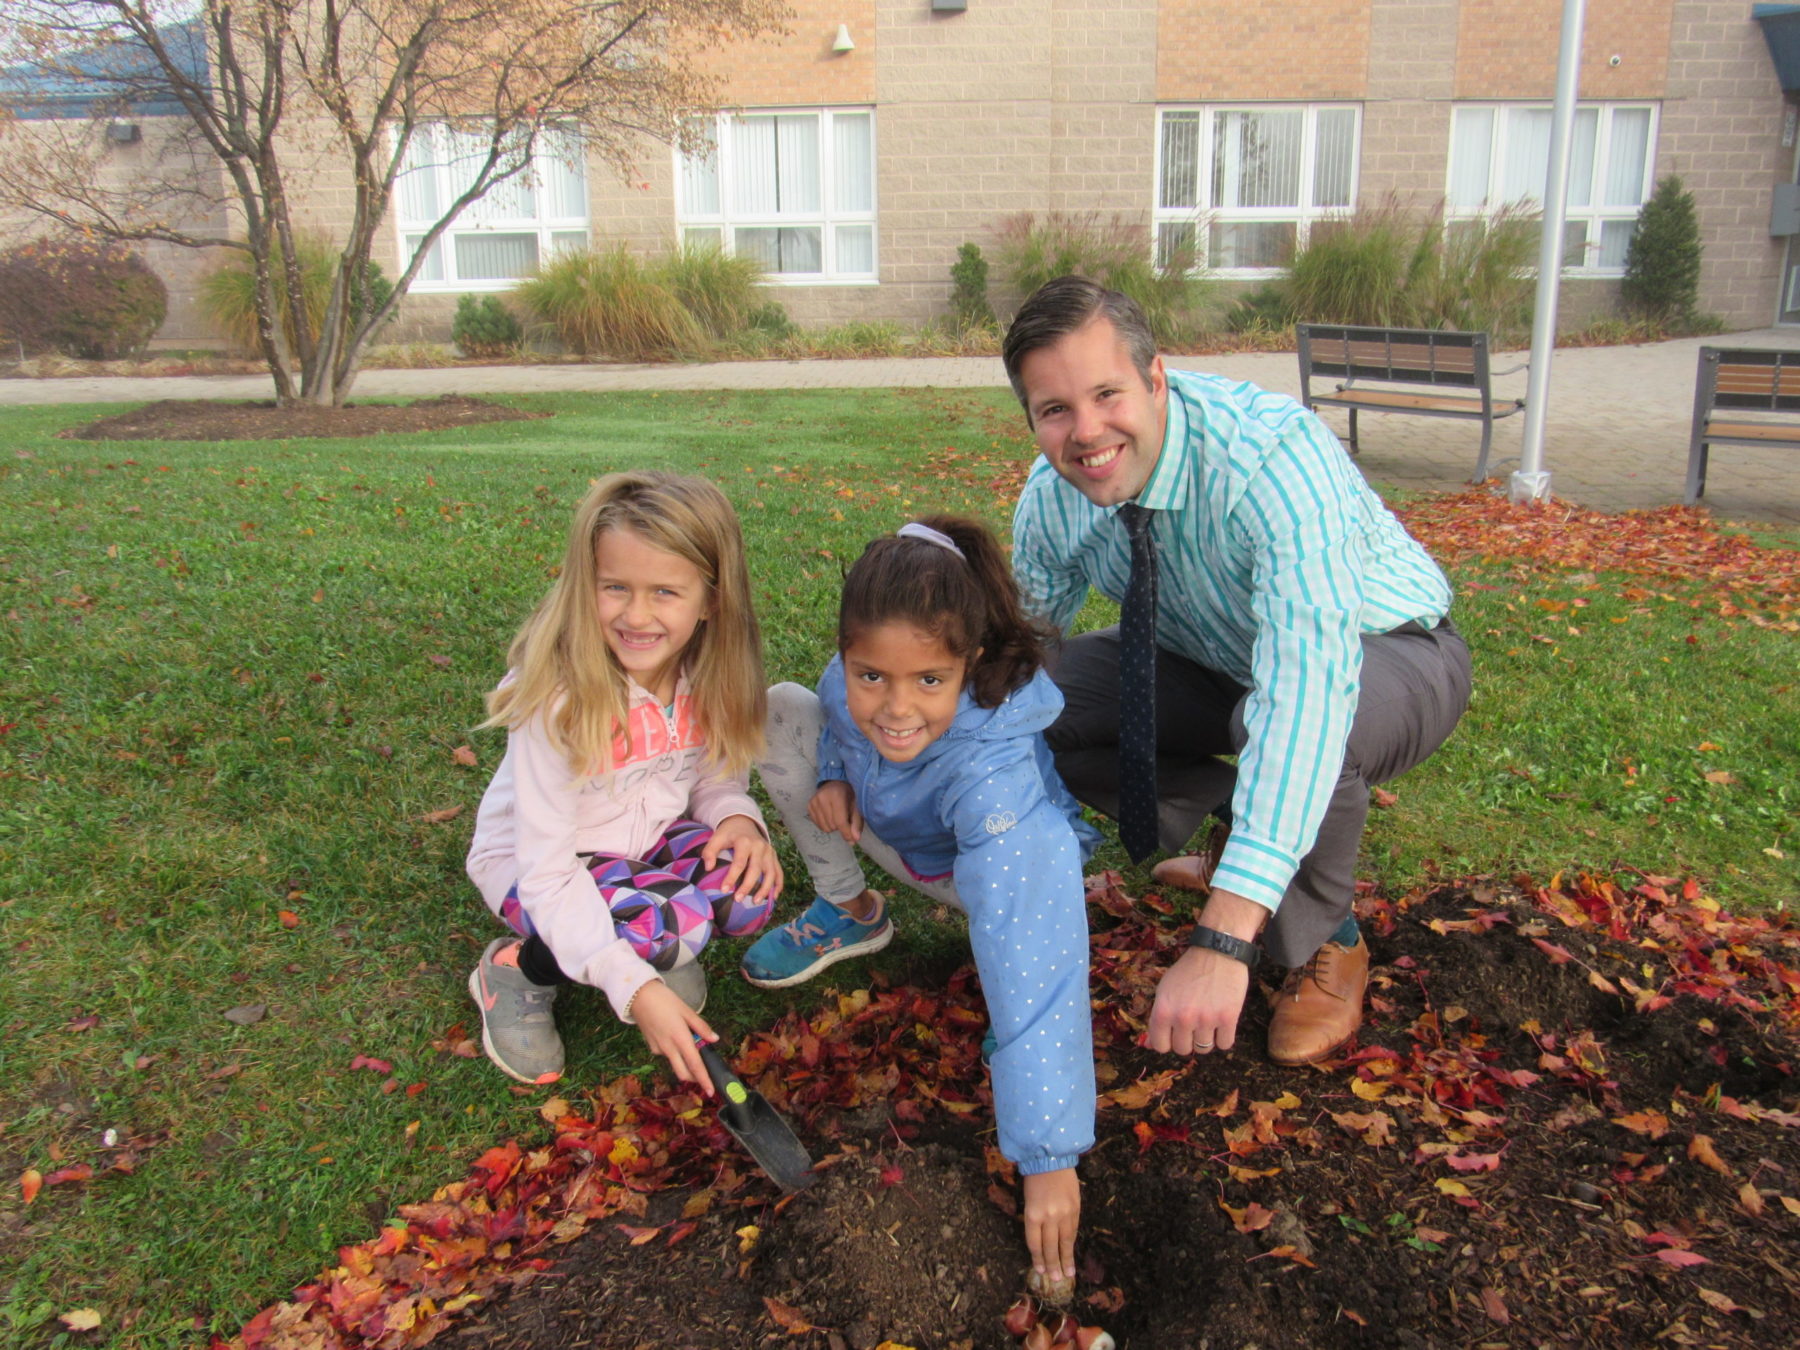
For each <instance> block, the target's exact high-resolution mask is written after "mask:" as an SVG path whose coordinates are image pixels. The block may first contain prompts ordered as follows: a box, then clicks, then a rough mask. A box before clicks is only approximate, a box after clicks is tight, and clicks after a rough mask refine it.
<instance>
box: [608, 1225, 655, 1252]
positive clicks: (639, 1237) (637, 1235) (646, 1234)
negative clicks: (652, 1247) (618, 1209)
mask: <svg viewBox="0 0 1800 1350" xmlns="http://www.w3.org/2000/svg"><path fill="white" fill-rule="evenodd" d="M613 1227H614V1228H617V1229H618V1230H619V1231H620V1232H621V1233H623V1234H624V1235H625V1236H626V1237H628V1238H630V1239H631V1245H632V1246H634V1247H641V1246H643V1245H644V1244H645V1243H646V1242H649V1241H652V1240H653V1239H654V1238H655V1237H656V1236H657V1235H658V1234H660V1233H661V1232H662V1229H660V1228H633V1227H632V1226H631V1225H630V1224H628V1223H616V1224H614V1225H613Z"/></svg>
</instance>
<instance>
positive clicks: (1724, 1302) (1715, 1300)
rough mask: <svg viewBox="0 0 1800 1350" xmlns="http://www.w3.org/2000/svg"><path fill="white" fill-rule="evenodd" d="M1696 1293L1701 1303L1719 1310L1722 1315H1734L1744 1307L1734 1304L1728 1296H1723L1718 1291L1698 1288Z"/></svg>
mask: <svg viewBox="0 0 1800 1350" xmlns="http://www.w3.org/2000/svg"><path fill="white" fill-rule="evenodd" d="M1694 1292H1695V1293H1697V1294H1698V1295H1700V1300H1701V1302H1703V1303H1705V1304H1707V1305H1708V1306H1709V1307H1713V1308H1717V1309H1718V1310H1719V1311H1720V1312H1722V1313H1734V1312H1737V1311H1739V1310H1740V1309H1741V1308H1742V1307H1743V1305H1742V1304H1740V1303H1734V1302H1732V1300H1731V1298H1730V1297H1729V1296H1728V1295H1726V1294H1721V1293H1720V1292H1719V1291H1718V1290H1716V1289H1703V1288H1698V1287H1696V1288H1695V1290H1694Z"/></svg>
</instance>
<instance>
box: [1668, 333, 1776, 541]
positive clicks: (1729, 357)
mask: <svg viewBox="0 0 1800 1350" xmlns="http://www.w3.org/2000/svg"><path fill="white" fill-rule="evenodd" d="M1726 409H1729V410H1730V411H1731V412H1732V413H1733V414H1736V415H1737V418H1736V419H1733V418H1727V417H1721V416H1719V413H1720V412H1721V411H1723V410H1726ZM1745 413H1748V414H1750V416H1751V417H1752V418H1754V419H1756V420H1752V421H1746V420H1738V419H1741V418H1742V416H1743V414H1745ZM1783 414H1790V415H1793V418H1792V420H1788V421H1779V420H1774V419H1778V418H1780V417H1781V416H1782V415H1783ZM1713 441H1723V442H1726V443H1735V444H1749V445H1788V446H1796V447H1800V351H1785V350H1778V349H1774V348H1762V349H1759V348H1755V347H1702V348H1701V349H1700V370H1699V375H1698V378H1697V379H1696V381H1695V384H1694V425H1693V431H1692V433H1691V434H1690V436H1689V438H1688V471H1687V498H1686V499H1687V503H1688V505H1690V506H1692V505H1693V504H1694V503H1695V502H1697V501H1699V500H1700V498H1701V497H1702V496H1703V495H1704V494H1705V492H1706V462H1707V457H1708V449H1709V446H1710V444H1711V442H1713Z"/></svg>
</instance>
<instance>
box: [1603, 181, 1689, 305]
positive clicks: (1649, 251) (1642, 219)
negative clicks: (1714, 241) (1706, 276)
mask: <svg viewBox="0 0 1800 1350" xmlns="http://www.w3.org/2000/svg"><path fill="white" fill-rule="evenodd" d="M1700 254H1701V244H1700V217H1699V213H1698V211H1697V209H1696V207H1695V204H1694V196H1693V194H1692V193H1691V192H1689V191H1687V190H1686V189H1685V188H1683V187H1682V185H1681V179H1679V178H1678V177H1676V176H1675V175H1674V174H1670V175H1669V176H1668V177H1667V178H1665V179H1663V180H1662V181H1661V182H1660V183H1658V184H1657V185H1656V191H1655V192H1654V193H1653V194H1651V197H1650V200H1649V201H1647V202H1645V203H1644V205H1643V208H1642V209H1641V210H1640V211H1639V212H1638V220H1637V229H1636V231H1635V232H1634V233H1633V234H1632V236H1631V243H1630V245H1629V246H1628V247H1627V248H1626V250H1625V280H1624V281H1623V283H1621V285H1620V287H1619V298H1620V299H1621V300H1623V301H1624V303H1625V308H1626V309H1627V310H1628V311H1629V312H1631V313H1633V314H1640V315H1643V316H1644V317H1645V318H1649V319H1653V320H1656V321H1657V322H1659V323H1665V324H1670V323H1672V324H1687V323H1689V322H1691V321H1692V319H1693V317H1694V309H1695V307H1696V306H1697V305H1698V304H1699V301H1700Z"/></svg>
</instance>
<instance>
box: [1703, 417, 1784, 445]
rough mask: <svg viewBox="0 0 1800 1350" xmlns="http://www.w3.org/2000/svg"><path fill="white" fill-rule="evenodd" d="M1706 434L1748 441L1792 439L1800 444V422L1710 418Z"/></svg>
mask: <svg viewBox="0 0 1800 1350" xmlns="http://www.w3.org/2000/svg"><path fill="white" fill-rule="evenodd" d="M1706 434H1707V435H1708V436H1732V437H1736V438H1737V439H1739V440H1746V441H1776V442H1779V441H1792V442H1794V443H1795V444H1796V445H1800V422H1790V423H1788V424H1787V425H1785V426H1784V425H1782V424H1780V423H1777V422H1716V421H1713V420H1711V419H1710V418H1709V419H1708V420H1707V423H1706Z"/></svg>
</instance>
